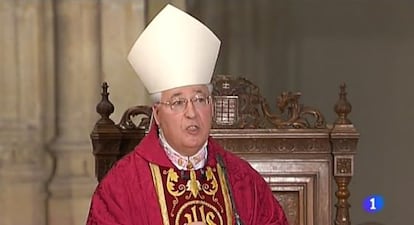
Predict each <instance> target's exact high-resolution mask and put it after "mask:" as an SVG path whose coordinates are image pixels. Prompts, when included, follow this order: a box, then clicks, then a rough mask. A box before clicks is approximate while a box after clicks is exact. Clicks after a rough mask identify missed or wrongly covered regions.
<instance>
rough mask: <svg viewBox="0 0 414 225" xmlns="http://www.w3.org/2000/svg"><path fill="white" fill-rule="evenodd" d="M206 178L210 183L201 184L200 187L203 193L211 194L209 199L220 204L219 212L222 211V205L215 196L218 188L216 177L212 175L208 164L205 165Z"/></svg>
mask: <svg viewBox="0 0 414 225" xmlns="http://www.w3.org/2000/svg"><path fill="white" fill-rule="evenodd" d="M214 171H215V170H214ZM206 180H207V181H211V182H210V185H208V184H203V187H202V189H203V191H204V193H206V194H207V195H211V199H212V200H213V201H214V202H215V203H217V204H218V205H219V206H220V212H222V213H223V211H224V209H223V206H222V205H221V204H220V201H219V199H218V198H217V197H216V193H217V191H218V188H219V186H218V182H217V179H216V177H215V176H214V173H213V169H211V167H209V166H208V167H207V171H206Z"/></svg>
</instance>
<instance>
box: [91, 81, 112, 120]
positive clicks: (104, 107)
mask: <svg viewBox="0 0 414 225" xmlns="http://www.w3.org/2000/svg"><path fill="white" fill-rule="evenodd" d="M101 96H102V99H101V102H99V103H98V105H96V112H98V113H99V114H100V115H101V119H100V120H99V121H98V123H107V122H110V123H113V121H112V120H110V119H109V115H111V114H112V113H113V112H114V109H115V108H114V105H113V104H112V103H111V102H110V101H109V98H108V96H109V93H108V84H107V83H106V82H103V84H102V93H101Z"/></svg>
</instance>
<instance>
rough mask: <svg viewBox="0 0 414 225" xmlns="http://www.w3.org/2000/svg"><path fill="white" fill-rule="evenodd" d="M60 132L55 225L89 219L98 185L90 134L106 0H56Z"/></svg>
mask: <svg viewBox="0 0 414 225" xmlns="http://www.w3.org/2000/svg"><path fill="white" fill-rule="evenodd" d="M54 4H55V24H56V33H55V34H56V50H55V52H56V60H57V61H56V82H57V85H56V102H57V109H56V114H57V138H56V139H55V141H54V142H53V144H52V145H51V151H52V153H53V155H54V157H55V171H54V176H53V178H52V180H51V183H50V185H49V191H50V199H49V214H48V220H49V223H48V224H49V225H57V224H59V225H72V224H84V223H85V219H86V216H87V213H88V209H89V203H90V197H91V195H92V192H93V190H94V188H95V186H96V179H95V178H94V173H93V168H94V165H93V156H92V153H91V151H92V150H91V149H92V147H91V142H90V140H89V134H90V132H91V130H92V129H93V124H94V123H95V122H96V120H97V118H98V116H97V113H96V112H95V106H96V103H97V102H98V100H99V92H100V76H101V64H100V22H99V19H100V2H99V1H98V0H82V1H80V0H56V1H54Z"/></svg>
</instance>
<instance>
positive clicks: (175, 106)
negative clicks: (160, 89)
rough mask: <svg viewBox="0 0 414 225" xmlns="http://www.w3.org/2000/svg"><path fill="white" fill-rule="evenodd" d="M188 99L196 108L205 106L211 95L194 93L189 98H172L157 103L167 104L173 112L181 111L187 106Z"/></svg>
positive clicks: (208, 102)
mask: <svg viewBox="0 0 414 225" xmlns="http://www.w3.org/2000/svg"><path fill="white" fill-rule="evenodd" d="M188 100H190V102H191V103H192V104H193V106H194V107H195V108H196V109H201V108H204V107H206V106H207V105H208V104H210V102H211V96H204V95H196V96H194V97H192V98H190V99H188V98H173V99H172V100H170V101H166V102H158V104H162V105H168V106H170V108H171V111H173V112H177V113H178V112H183V111H184V110H185V109H186V108H187V104H188Z"/></svg>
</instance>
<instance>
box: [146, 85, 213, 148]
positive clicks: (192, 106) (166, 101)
mask: <svg viewBox="0 0 414 225" xmlns="http://www.w3.org/2000/svg"><path fill="white" fill-rule="evenodd" d="M153 111H154V118H155V120H156V122H157V125H158V126H159V127H160V128H161V130H162V132H163V134H164V137H165V139H166V140H167V142H168V144H170V145H171V147H173V148H174V149H175V150H176V151H177V152H179V153H180V154H182V155H185V156H191V155H194V154H195V153H197V151H198V150H200V149H201V147H202V146H203V145H204V143H205V142H206V140H207V138H208V136H209V133H210V127H211V119H212V104H211V100H210V101H209V92H208V88H207V86H206V85H193V86H187V87H180V88H175V89H171V90H167V91H164V92H162V94H161V103H158V104H155V105H154V107H153Z"/></svg>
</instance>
